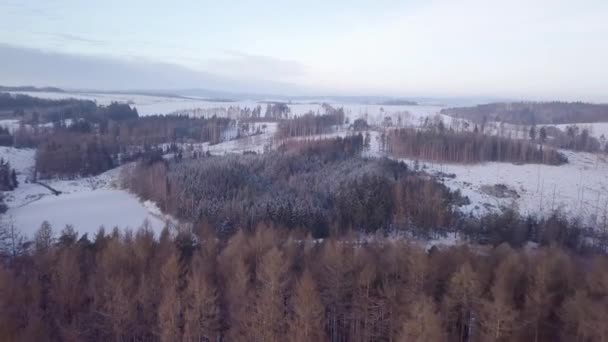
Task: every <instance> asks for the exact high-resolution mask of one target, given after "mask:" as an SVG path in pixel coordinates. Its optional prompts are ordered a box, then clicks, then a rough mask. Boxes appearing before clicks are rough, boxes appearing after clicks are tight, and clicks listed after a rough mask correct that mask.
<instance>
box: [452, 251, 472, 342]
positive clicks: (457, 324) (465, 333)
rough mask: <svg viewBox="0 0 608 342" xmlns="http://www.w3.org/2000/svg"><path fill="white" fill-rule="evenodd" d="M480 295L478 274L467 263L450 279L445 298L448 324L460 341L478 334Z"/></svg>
mask: <svg viewBox="0 0 608 342" xmlns="http://www.w3.org/2000/svg"><path fill="white" fill-rule="evenodd" d="M479 294H480V284H479V281H478V278H477V274H476V273H475V271H474V270H473V268H472V267H471V264H470V263H469V262H468V261H467V262H465V263H464V264H462V265H461V266H460V267H459V268H458V270H457V271H456V272H455V273H454V274H453V275H452V277H451V278H450V281H449V283H448V288H447V293H446V296H445V298H444V304H445V313H446V314H447V322H448V325H449V327H450V328H452V329H450V330H452V332H453V333H455V334H456V337H457V339H458V341H461V342H462V341H468V340H469V339H470V338H472V337H473V336H474V335H475V334H476V331H475V330H476V329H475V328H476V322H477V320H478V318H479V317H478V315H477V312H476V309H477V307H478V298H479ZM453 328H456V329H453Z"/></svg>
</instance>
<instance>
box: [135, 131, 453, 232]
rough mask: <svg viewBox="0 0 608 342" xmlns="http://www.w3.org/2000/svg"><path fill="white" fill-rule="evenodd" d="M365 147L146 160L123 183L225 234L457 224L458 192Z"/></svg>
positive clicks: (350, 141)
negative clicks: (262, 225)
mask: <svg viewBox="0 0 608 342" xmlns="http://www.w3.org/2000/svg"><path fill="white" fill-rule="evenodd" d="M362 148H363V137H362V136H361V135H355V136H351V137H346V138H337V139H331V140H330V139H327V140H320V141H313V142H305V141H296V142H290V143H288V144H285V145H283V146H282V147H281V148H279V151H277V152H272V153H267V154H263V155H242V156H213V157H206V158H202V159H197V160H187V161H182V162H178V163H171V164H169V163H168V162H166V161H159V162H158V163H154V164H151V165H150V164H149V163H140V164H139V165H138V166H137V167H135V168H134V169H132V170H129V171H128V172H127V173H126V174H125V175H124V176H123V180H124V185H125V186H126V187H128V188H129V189H131V190H132V191H134V192H135V193H136V194H138V195H140V196H141V197H143V198H145V199H150V200H153V201H155V202H156V203H158V204H159V206H160V207H161V208H162V209H164V210H165V211H167V212H168V213H170V214H173V215H175V216H176V217H178V218H180V219H184V220H187V221H191V222H201V221H209V222H211V223H212V224H214V226H216V227H218V228H219V229H220V230H221V231H225V232H232V231H234V230H235V229H237V228H244V229H251V228H252V227H253V226H255V225H256V224H257V223H259V222H265V221H270V222H273V223H276V224H280V225H282V226H284V227H287V228H291V229H296V228H303V229H305V230H307V231H310V232H312V233H313V234H314V235H315V236H327V235H328V234H329V233H330V232H331V231H335V230H338V229H342V228H347V229H353V230H357V231H366V232H371V231H376V230H387V229H393V228H395V225H396V224H399V225H400V226H401V228H405V227H411V226H417V227H418V226H420V227H427V228H428V227H444V226H447V225H448V224H449V223H450V220H451V219H452V216H453V208H452V207H453V206H454V203H455V202H456V201H457V199H458V198H459V195H458V194H457V193H452V192H450V191H449V190H448V189H447V188H446V187H445V186H444V185H442V184H439V183H437V182H435V181H433V180H432V179H429V178H427V177H425V176H423V175H421V174H417V173H414V172H412V171H410V170H408V168H407V166H406V165H405V164H403V163H399V162H395V161H391V160H388V159H369V160H368V159H363V158H360V157H358V155H359V154H360V152H361V150H362ZM421 193H423V194H425V195H426V196H420V194H421Z"/></svg>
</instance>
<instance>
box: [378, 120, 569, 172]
mask: <svg viewBox="0 0 608 342" xmlns="http://www.w3.org/2000/svg"><path fill="white" fill-rule="evenodd" d="M384 139H385V141H384V142H383V145H385V150H386V151H387V152H388V153H390V154H392V155H393V156H396V157H400V158H411V159H425V160H432V161H438V162H449V163H466V164H470V163H480V162H488V161H494V162H511V163H542V164H549V165H560V164H564V163H566V162H567V161H568V160H567V158H566V157H565V156H564V155H563V154H561V153H559V152H558V151H556V150H554V149H553V148H550V147H547V146H543V145H540V146H538V145H537V144H535V143H531V142H528V141H525V140H520V139H511V138H506V137H500V136H494V135H485V134H480V133H478V132H466V131H463V132H455V131H453V130H450V129H445V128H443V126H438V127H432V128H430V129H424V130H417V129H413V128H402V129H394V130H389V131H388V133H387V134H386V135H385V138H384Z"/></svg>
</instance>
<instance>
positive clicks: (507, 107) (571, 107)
mask: <svg viewBox="0 0 608 342" xmlns="http://www.w3.org/2000/svg"><path fill="white" fill-rule="evenodd" d="M441 113H442V114H445V115H449V116H453V117H457V118H463V119H467V120H470V121H473V122H475V123H477V124H480V125H484V124H485V123H487V122H489V121H500V122H507V123H511V124H517V125H541V124H553V125H556V124H569V123H590V122H608V104H592V103H584V102H508V103H489V104H481V105H477V106H475V107H459V108H447V109H442V110H441Z"/></svg>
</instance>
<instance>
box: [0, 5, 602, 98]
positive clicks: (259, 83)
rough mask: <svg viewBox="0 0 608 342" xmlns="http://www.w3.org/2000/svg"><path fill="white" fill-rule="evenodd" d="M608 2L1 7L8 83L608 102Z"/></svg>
mask: <svg viewBox="0 0 608 342" xmlns="http://www.w3.org/2000/svg"><path fill="white" fill-rule="evenodd" d="M606 18H608V1H605V0H579V1H574V0H567V1H564V0H534V1H529V0H528V1H523V0H509V1H506V0H501V1H497V0H459V1H454V0H427V1H422V0H409V1H408V0H401V1H393V0H375V1H363V0H348V1H345V0H333V1H319V0H308V1H278V0H265V1H254V0H250V1H238V0H233V1H213V2H211V1H204V0H198V1H195V0H192V1H187V0H173V1H170V2H168V1H156V0H145V1H144V0H130V1H125V0H122V1H119V0H105V1H81V0H36V1H34V0H0V83H2V84H7V85H25V84H27V85H39V86H43V85H45V86H60V87H66V88H89V89H106V90H110V89H114V90H124V89H150V90H152V89H179V88H207V89H217V90H225V91H229V90H234V91H237V92H245V91H249V92H256V93H264V92H267V93H268V92H270V93H283V94H288V93H293V94H327V95H387V96H404V97H407V96H500V97H517V98H522V99H558V100H559V99H562V100H589V101H597V102H599V101H608V20H606Z"/></svg>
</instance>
